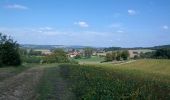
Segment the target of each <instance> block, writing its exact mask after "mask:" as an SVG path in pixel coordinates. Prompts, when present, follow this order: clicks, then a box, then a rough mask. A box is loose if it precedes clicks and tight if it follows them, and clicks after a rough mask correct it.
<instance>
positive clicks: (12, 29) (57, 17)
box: [0, 0, 170, 47]
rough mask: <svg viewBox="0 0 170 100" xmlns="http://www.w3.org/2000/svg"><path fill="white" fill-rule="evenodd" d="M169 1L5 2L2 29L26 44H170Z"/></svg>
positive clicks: (1, 8)
mask: <svg viewBox="0 0 170 100" xmlns="http://www.w3.org/2000/svg"><path fill="white" fill-rule="evenodd" d="M169 5H170V0H0V32H2V33H4V34H8V35H10V36H12V37H13V38H14V39H15V40H17V41H18V42H19V43H21V44H53V45H86V46H101V47H104V46H121V47H136V46H137V47H139V46H155V45H164V44H170V6H169Z"/></svg>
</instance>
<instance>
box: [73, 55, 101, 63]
mask: <svg viewBox="0 0 170 100" xmlns="http://www.w3.org/2000/svg"><path fill="white" fill-rule="evenodd" d="M75 60H76V61H78V62H79V63H80V64H99V63H100V62H101V61H104V57H99V56H92V57H91V58H81V59H75Z"/></svg>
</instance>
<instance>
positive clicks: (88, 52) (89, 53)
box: [84, 48, 93, 58]
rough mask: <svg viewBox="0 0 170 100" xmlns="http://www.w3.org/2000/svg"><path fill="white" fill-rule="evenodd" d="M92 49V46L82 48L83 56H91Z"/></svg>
mask: <svg viewBox="0 0 170 100" xmlns="http://www.w3.org/2000/svg"><path fill="white" fill-rule="evenodd" d="M92 53H93V49H92V48H85V49H84V56H85V57H86V58H90V57H91V56H92Z"/></svg>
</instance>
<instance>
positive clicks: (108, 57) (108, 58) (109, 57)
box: [105, 53, 113, 61]
mask: <svg viewBox="0 0 170 100" xmlns="http://www.w3.org/2000/svg"><path fill="white" fill-rule="evenodd" d="M105 60H106V61H112V60H113V58H112V54H111V53H107V54H106V58H105Z"/></svg>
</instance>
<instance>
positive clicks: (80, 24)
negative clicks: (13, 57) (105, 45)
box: [74, 21, 89, 28]
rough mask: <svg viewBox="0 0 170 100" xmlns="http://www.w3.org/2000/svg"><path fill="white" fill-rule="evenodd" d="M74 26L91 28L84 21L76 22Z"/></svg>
mask: <svg viewBox="0 0 170 100" xmlns="http://www.w3.org/2000/svg"><path fill="white" fill-rule="evenodd" d="M74 24H75V25H79V26H80V27H83V28H86V27H89V25H88V24H87V23H86V22H84V21H79V22H75V23H74Z"/></svg>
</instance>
